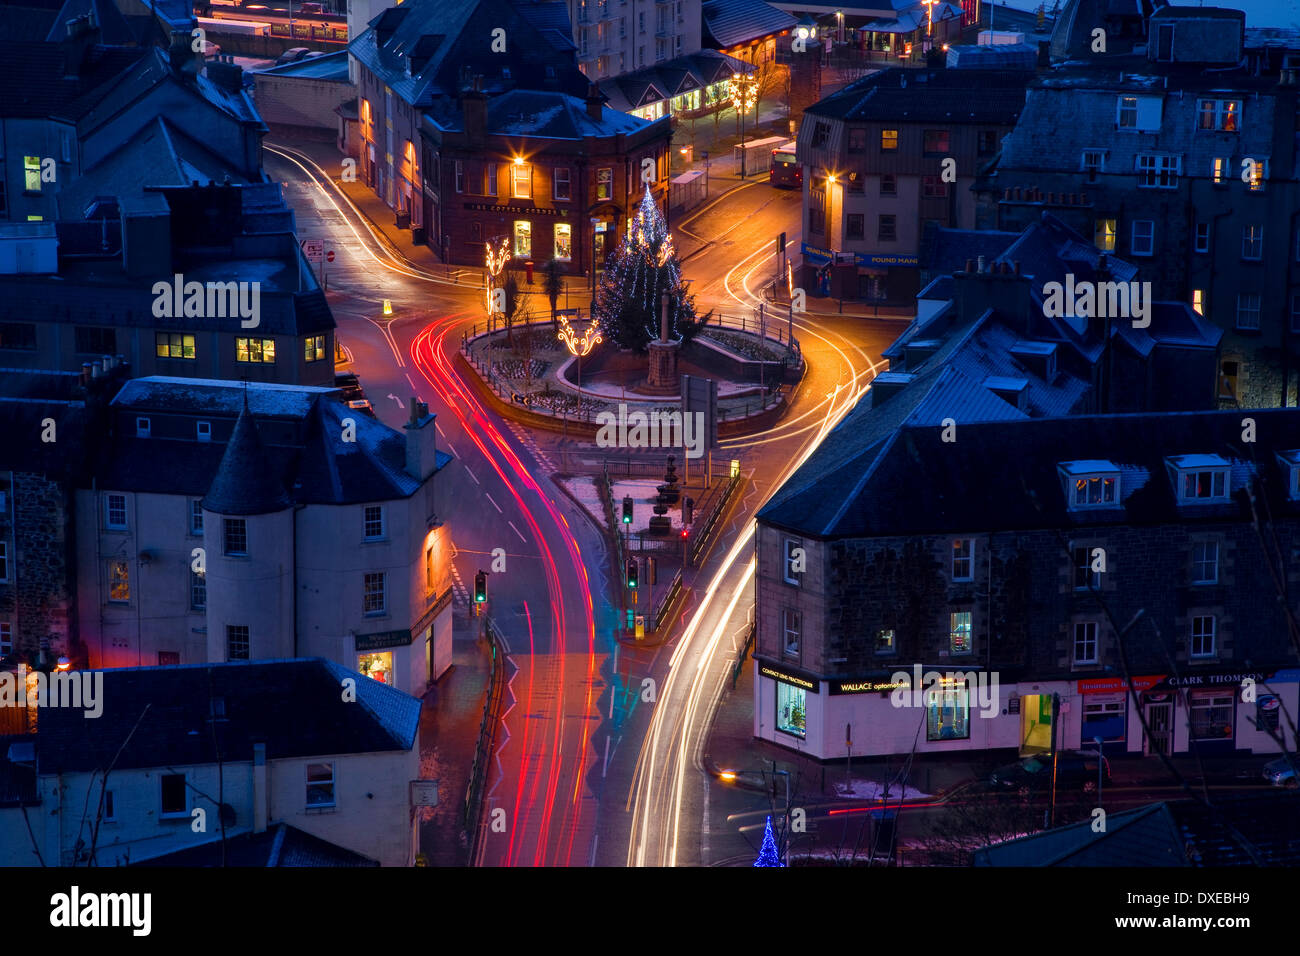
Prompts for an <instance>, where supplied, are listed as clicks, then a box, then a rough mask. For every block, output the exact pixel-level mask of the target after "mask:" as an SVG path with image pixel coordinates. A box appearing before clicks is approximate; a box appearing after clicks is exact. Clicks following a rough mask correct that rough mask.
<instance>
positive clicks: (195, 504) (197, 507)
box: [189, 498, 203, 538]
mask: <svg viewBox="0 0 1300 956" xmlns="http://www.w3.org/2000/svg"><path fill="white" fill-rule="evenodd" d="M189 502H190V508H189V511H190V513H189V519H190V520H189V527H190V537H192V538H201V537H203V499H202V498H191V499H189Z"/></svg>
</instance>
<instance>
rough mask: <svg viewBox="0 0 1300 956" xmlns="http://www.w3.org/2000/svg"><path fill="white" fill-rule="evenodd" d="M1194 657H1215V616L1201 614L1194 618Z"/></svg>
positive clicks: (1192, 649) (1192, 647) (1192, 650)
mask: <svg viewBox="0 0 1300 956" xmlns="http://www.w3.org/2000/svg"><path fill="white" fill-rule="evenodd" d="M1191 643H1192V646H1191V655H1192V657H1213V656H1214V615H1213V614H1201V615H1197V616H1196V617H1193V618H1192V642H1191Z"/></svg>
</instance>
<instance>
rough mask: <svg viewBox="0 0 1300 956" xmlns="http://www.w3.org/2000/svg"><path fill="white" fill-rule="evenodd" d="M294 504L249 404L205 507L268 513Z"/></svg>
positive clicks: (222, 511) (229, 512) (228, 512)
mask: <svg viewBox="0 0 1300 956" xmlns="http://www.w3.org/2000/svg"><path fill="white" fill-rule="evenodd" d="M289 505H290V501H289V496H288V495H287V494H286V493H285V490H284V485H283V484H282V483H281V482H280V479H279V478H278V477H277V476H276V474H275V471H274V470H273V466H272V464H271V460H270V458H269V457H268V456H267V454H266V449H265V447H264V446H263V445H262V440H261V438H260V437H259V436H258V434H257V425H256V423H255V422H254V421H253V416H252V414H250V413H249V411H248V406H247V405H245V406H244V408H243V410H241V411H240V413H239V418H238V420H237V421H236V422H235V430H234V431H233V432H231V434H230V440H229V441H228V442H226V451H225V454H224V455H222V456H221V465H220V466H219V467H218V468H217V473H216V475H215V476H213V479H212V485H211V487H209V488H208V493H207V496H206V497H204V499H203V507H204V508H205V509H206V510H208V511H214V512H216V513H217V514H220V515H265V514H272V513H274V512H277V511H283V510H284V509H285V508H288V507H289Z"/></svg>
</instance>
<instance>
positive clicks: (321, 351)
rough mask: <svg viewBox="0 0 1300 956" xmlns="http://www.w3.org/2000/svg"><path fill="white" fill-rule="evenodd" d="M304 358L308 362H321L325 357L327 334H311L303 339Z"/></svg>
mask: <svg viewBox="0 0 1300 956" xmlns="http://www.w3.org/2000/svg"><path fill="white" fill-rule="evenodd" d="M303 358H305V359H306V360H307V361H308V362H319V361H321V360H322V359H324V358H325V336H323V335H309V336H307V338H305V339H303Z"/></svg>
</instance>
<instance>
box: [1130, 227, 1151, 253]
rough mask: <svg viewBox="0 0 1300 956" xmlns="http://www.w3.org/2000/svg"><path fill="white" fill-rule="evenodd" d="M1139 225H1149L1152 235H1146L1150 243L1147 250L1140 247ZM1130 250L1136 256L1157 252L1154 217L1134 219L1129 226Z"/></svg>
mask: <svg viewBox="0 0 1300 956" xmlns="http://www.w3.org/2000/svg"><path fill="white" fill-rule="evenodd" d="M1138 226H1149V227H1150V229H1151V231H1150V235H1148V236H1146V237H1145V238H1146V239H1147V242H1148V245H1147V248H1146V251H1145V252H1142V251H1140V250H1139V248H1138ZM1128 248H1129V252H1130V253H1131V254H1132V255H1135V256H1143V257H1149V256H1154V255H1155V254H1156V221H1155V220H1154V219H1134V220H1133V222H1132V224H1131V225H1130V226H1129V243H1128Z"/></svg>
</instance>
